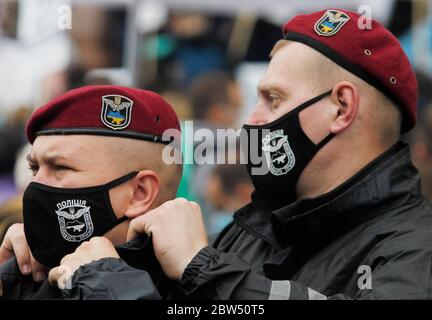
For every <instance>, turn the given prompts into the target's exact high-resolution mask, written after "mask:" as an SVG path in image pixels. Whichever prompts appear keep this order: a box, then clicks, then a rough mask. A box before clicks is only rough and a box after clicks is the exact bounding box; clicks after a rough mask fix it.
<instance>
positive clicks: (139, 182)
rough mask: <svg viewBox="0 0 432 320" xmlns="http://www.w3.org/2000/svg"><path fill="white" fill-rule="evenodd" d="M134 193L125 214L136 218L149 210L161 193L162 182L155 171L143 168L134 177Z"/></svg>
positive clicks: (130, 217)
mask: <svg viewBox="0 0 432 320" xmlns="http://www.w3.org/2000/svg"><path fill="white" fill-rule="evenodd" d="M133 183H134V188H135V190H134V193H133V196H132V199H131V201H130V203H129V206H128V208H127V209H126V212H125V216H126V217H128V218H129V219H134V218H136V217H138V216H139V215H142V214H144V213H146V212H147V211H149V209H150V208H151V207H152V205H153V203H154V200H155V199H156V197H157V195H158V194H159V189H160V182H159V178H158V176H157V175H156V173H155V172H154V171H151V170H142V171H140V172H139V173H138V174H137V175H136V177H135V178H134V179H133Z"/></svg>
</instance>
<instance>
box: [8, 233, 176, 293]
mask: <svg viewBox="0 0 432 320" xmlns="http://www.w3.org/2000/svg"><path fill="white" fill-rule="evenodd" d="M116 250H117V252H118V254H119V255H120V257H121V258H120V259H118V258H105V259H101V260H98V261H93V262H91V263H89V264H86V265H84V266H81V267H80V268H79V269H78V270H76V271H75V273H74V275H73V277H72V279H71V281H70V283H69V287H68V288H67V289H64V290H59V289H58V288H57V287H56V286H51V285H50V284H49V282H48V280H45V281H44V282H42V283H36V282H34V281H33V280H32V277H31V276H23V275H22V274H21V272H20V270H19V268H18V265H17V262H16V259H15V258H13V259H11V260H9V261H8V262H6V263H5V264H3V265H1V266H0V279H1V281H2V284H3V295H2V296H1V297H0V299H2V300H18V299H20V300H21V299H23V300H33V299H69V300H83V299H85V300H87V299H97V300H105V299H110V300H113V299H121V300H129V299H134V300H135V299H140V300H141V299H142V300H158V299H160V298H161V295H162V297H164V296H163V294H164V293H165V294H166V292H167V289H166V288H168V287H169V286H171V285H170V283H169V281H168V280H167V279H166V277H165V276H164V275H163V272H162V269H161V268H160V265H159V263H158V262H157V260H156V257H155V256H154V252H153V247H152V245H151V239H147V238H146V237H142V238H137V239H134V240H132V241H131V242H128V243H126V244H124V245H121V246H118V247H116ZM156 286H157V287H158V289H156Z"/></svg>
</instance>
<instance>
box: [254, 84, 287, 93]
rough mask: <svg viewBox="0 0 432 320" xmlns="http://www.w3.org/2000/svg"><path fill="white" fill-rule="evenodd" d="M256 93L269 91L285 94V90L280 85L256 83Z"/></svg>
mask: <svg viewBox="0 0 432 320" xmlns="http://www.w3.org/2000/svg"><path fill="white" fill-rule="evenodd" d="M257 91H258V93H270V92H276V93H279V94H281V95H287V93H286V90H284V89H283V88H282V87H279V86H276V85H272V84H262V83H260V84H258V87H257Z"/></svg>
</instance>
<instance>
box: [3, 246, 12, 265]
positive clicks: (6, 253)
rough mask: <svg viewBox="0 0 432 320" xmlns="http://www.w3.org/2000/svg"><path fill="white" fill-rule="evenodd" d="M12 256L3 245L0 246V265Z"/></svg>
mask: <svg viewBox="0 0 432 320" xmlns="http://www.w3.org/2000/svg"><path fill="white" fill-rule="evenodd" d="M13 256H14V254H13V251H12V250H11V249H9V248H7V247H6V245H5V244H4V243H3V244H2V245H1V246H0V265H2V264H3V263H5V262H6V261H8V260H9V259H10V258H12V257H13Z"/></svg>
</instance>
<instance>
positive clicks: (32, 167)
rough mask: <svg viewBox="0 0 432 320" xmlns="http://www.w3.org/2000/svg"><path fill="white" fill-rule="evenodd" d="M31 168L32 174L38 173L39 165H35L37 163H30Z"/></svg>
mask: <svg viewBox="0 0 432 320" xmlns="http://www.w3.org/2000/svg"><path fill="white" fill-rule="evenodd" d="M28 168H29V170H30V171H31V172H32V175H33V176H35V175H36V174H37V172H38V170H39V167H38V166H35V165H29V167H28Z"/></svg>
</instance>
